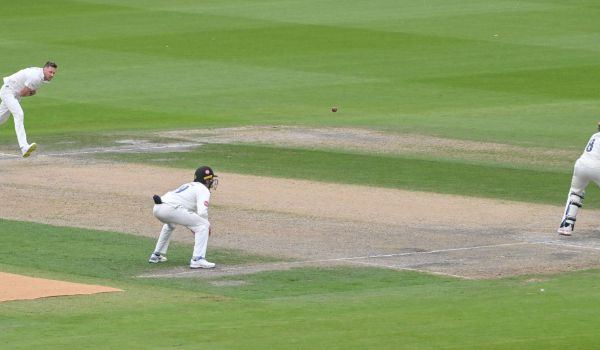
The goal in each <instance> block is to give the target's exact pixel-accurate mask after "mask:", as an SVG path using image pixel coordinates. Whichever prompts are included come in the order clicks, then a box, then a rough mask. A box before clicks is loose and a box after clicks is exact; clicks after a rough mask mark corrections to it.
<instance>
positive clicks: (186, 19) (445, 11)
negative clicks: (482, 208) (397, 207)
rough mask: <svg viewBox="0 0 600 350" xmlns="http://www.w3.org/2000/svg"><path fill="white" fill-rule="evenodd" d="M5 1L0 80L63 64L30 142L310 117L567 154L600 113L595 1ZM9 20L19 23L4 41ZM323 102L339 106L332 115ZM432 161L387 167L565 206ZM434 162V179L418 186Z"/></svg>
mask: <svg viewBox="0 0 600 350" xmlns="http://www.w3.org/2000/svg"><path fill="white" fill-rule="evenodd" d="M12 6H13V7H14V9H12V10H11V11H6V12H5V13H3V15H4V17H3V20H4V23H5V25H4V26H3V28H0V33H1V34H3V35H2V38H3V39H2V40H0V46H1V48H2V52H4V53H5V54H4V56H3V60H2V67H0V73H1V74H2V75H7V74H10V73H12V72H14V71H16V70H17V69H19V68H21V67H23V66H31V65H40V64H42V63H43V62H44V61H45V60H46V59H52V60H55V61H57V62H58V63H59V65H60V68H59V72H58V74H57V77H56V79H55V80H54V81H53V82H52V83H51V84H50V86H45V87H44V88H43V90H41V91H40V93H39V95H38V96H36V97H35V98H32V99H24V101H23V104H24V108H25V111H26V126H27V130H28V133H29V138H30V140H35V141H36V142H38V143H40V144H42V145H44V146H46V147H48V148H52V147H53V145H57V147H69V145H74V146H81V145H84V146H86V145H87V146H89V145H96V144H98V142H99V140H110V139H111V137H113V138H114V135H115V134H118V133H124V132H126V133H130V134H131V133H133V134H135V133H139V132H142V131H155V130H165V129H185V128H202V127H226V126H239V125H310V126H317V127H319V126H321V127H328V126H344V127H364V128H375V129H382V130H388V131H391V132H398V133H413V134H422V135H435V136H441V137H446V138H454V139H464V140H474V141H482V142H488V141H492V142H498V143H505V144H513V145H520V146H524V147H531V148H532V149H537V150H539V151H540V152H541V151H542V150H545V149H568V150H572V151H573V152H578V151H579V150H580V149H582V148H583V145H584V143H585V142H586V140H587V138H588V137H589V135H590V134H591V133H592V132H593V131H594V130H595V129H594V124H595V122H596V121H597V120H598V119H600V114H598V110H599V109H600V108H599V107H600V100H599V99H598V97H597V94H596V93H595V92H594V91H596V84H597V81H598V79H597V77H598V76H600V64H599V63H598V62H597V52H598V51H599V50H600V44H598V40H596V39H597V33H596V26H595V23H596V19H597V18H599V17H600V9H599V8H598V7H597V5H594V3H593V2H591V1H578V2H577V3H572V2H570V1H567V0H561V1H559V0H556V1H541V0H530V1H526V2H523V1H517V0H507V1H501V2H497V1H491V0H435V1H428V2H427V3H423V4H419V3H414V2H410V1H392V0H375V1H371V2H369V4H368V5H366V4H365V3H363V2H361V1H343V2H342V1H334V0H332V1H314V0H312V1H311V0H309V1H282V2H277V3H273V2H269V1H259V0H253V1H235V0H227V1H220V2H219V3H210V4H209V3H203V2H192V1H183V0H177V1H169V3H168V4H167V3H165V2H164V1H159V0H153V1H144V2H143V3H141V2H136V1H122V0H119V1H117V0H57V1H47V0H40V1H36V3H35V4H29V3H19V4H14V5H12ZM42 18H43V21H40V19H42ZM557 18H560V26H557V25H556V22H557V20H556V19H557ZM16 26H23V27H24V29H23V30H20V31H18V33H15V32H14V31H13V30H12V28H14V27H16ZM332 105H336V106H338V107H339V108H340V111H339V112H338V113H331V112H330V106H332ZM70 142H75V143H70ZM14 143H15V137H14V131H13V129H12V120H11V121H9V122H8V123H7V124H6V125H4V126H2V127H0V144H1V145H10V144H14ZM252 151H253V149H249V150H246V151H245V152H248V153H251V152H252ZM329 157H330V158H332V159H334V158H336V157H337V154H336V153H332V154H330V155H329ZM341 158H343V159H344V161H345V162H346V161H348V159H349V158H352V159H351V162H353V163H359V162H366V163H368V164H374V163H377V162H379V161H381V157H378V156H373V157H365V156H364V155H363V156H356V157H351V156H344V157H341ZM268 160H269V161H272V163H270V164H265V166H264V167H263V168H262V169H261V170H262V171H260V172H257V173H260V174H264V175H277V176H280V175H281V172H284V173H286V175H291V176H294V173H295V172H296V169H291V168H288V169H283V170H281V171H280V170H278V169H281V168H282V166H284V167H285V166H288V165H285V164H280V163H278V160H277V159H276V158H272V159H268ZM426 160H428V161H425V162H419V161H418V159H416V160H415V159H409V160H407V161H406V163H407V164H412V165H416V166H419V167H421V166H422V167H423V168H422V169H420V171H416V172H414V173H411V172H402V173H400V174H398V176H399V177H400V176H402V177H403V180H402V181H401V185H398V186H399V187H400V188H408V189H415V190H427V191H438V188H437V186H439V187H440V188H439V191H441V192H450V193H457V194H466V195H477V196H479V195H481V196H486V197H499V198H509V199H510V198H511V197H513V195H514V194H515V193H519V195H518V196H515V198H514V199H517V200H526V201H535V202H540V201H541V202H547V203H557V204H558V203H561V202H562V201H563V199H562V197H564V192H565V188H566V187H568V182H569V180H568V175H567V174H569V173H570V172H571V168H570V167H567V168H565V169H549V170H548V169H537V170H536V171H534V172H533V173H529V172H528V169H527V168H526V167H525V168H524V169H522V170H524V172H525V173H528V175H530V176H531V178H532V179H535V178H537V179H538V181H528V182H527V184H523V185H522V186H519V183H523V178H522V177H521V175H522V174H523V171H519V169H516V170H515V171H508V172H504V175H505V176H506V177H505V178H504V180H505V181H503V182H502V183H494V184H491V185H490V184H489V183H488V182H486V180H485V177H486V176H487V174H488V173H489V172H493V171H495V168H494V166H492V167H490V166H486V167H478V168H469V165H466V166H465V165H464V162H461V161H457V160H453V161H452V162H453V163H455V164H447V163H448V160H446V159H437V160H435V161H437V162H439V164H436V163H431V162H429V160H430V159H426ZM399 161H400V160H399ZM492 161H493V160H492ZM573 161H574V159H573ZM216 165H219V166H220V165H221V163H219V162H218V161H216ZM224 165H226V169H227V170H228V171H234V172H240V173H247V172H251V171H253V169H251V167H250V168H249V167H247V166H246V165H244V164H240V163H235V162H230V163H227V164H224ZM336 166H337V167H336ZM432 166H433V167H438V168H439V169H440V170H442V171H441V172H440V173H438V174H439V176H437V175H435V174H431V173H429V175H430V176H428V178H429V179H430V181H429V182H431V184H427V183H423V182H422V179H423V177H422V175H423V172H424V171H426V170H427V169H429V168H430V167H432ZM343 167H344V164H338V163H337V162H334V163H332V166H331V167H330V168H329V169H331V171H329V172H328V173H327V174H324V175H320V176H321V177H323V178H326V179H328V181H330V180H332V179H333V180H334V181H338V182H346V181H349V182H355V181H354V180H353V179H347V178H345V177H338V174H339V168H343ZM448 167H452V168H469V170H472V171H474V172H473V173H472V176H466V177H455V178H452V179H451V182H452V184H448V183H447V182H448V180H449V176H453V175H454V174H452V172H450V173H448V172H445V171H443V170H444V169H447V168H448ZM514 167H515V166H514V165H513V166H512V168H514ZM518 167H524V166H517V168H518ZM267 169H272V171H271V172H269V171H266V170H267ZM394 170H395V171H397V170H398V167H394ZM388 176H392V174H390V173H388V172H378V173H376V174H373V177H374V179H372V181H373V183H374V184H376V185H377V184H382V185H385V186H390V185H391V183H392V182H394V181H389V180H388V179H387V178H386V177H388ZM526 177H527V176H526ZM480 182H481V186H478V183H480ZM395 183H396V184H399V183H400V182H398V181H395ZM499 186H500V187H499ZM470 187H475V189H474V190H467V191H465V190H464V189H465V188H467V189H468V188H470ZM509 187H510V188H509ZM523 187H527V190H525V191H523ZM549 192H551V193H552V194H549ZM557 192H558V193H560V195H559V194H556V193H557ZM590 198H592V197H590ZM590 201H593V199H591V200H590ZM590 204H591V205H592V206H593V207H596V206H597V203H590Z"/></svg>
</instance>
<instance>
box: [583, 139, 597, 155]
mask: <svg viewBox="0 0 600 350" xmlns="http://www.w3.org/2000/svg"><path fill="white" fill-rule="evenodd" d="M595 142H596V139H595V138H594V139H591V140H590V143H588V145H587V147H586V148H585V150H586V151H587V152H591V151H592V150H593V149H594V143H595Z"/></svg>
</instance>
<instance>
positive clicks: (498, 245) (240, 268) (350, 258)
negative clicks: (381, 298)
mask: <svg viewBox="0 0 600 350" xmlns="http://www.w3.org/2000/svg"><path fill="white" fill-rule="evenodd" d="M526 244H533V243H531V242H516V243H503V244H492V245H482V246H473V247H461V248H449V249H438V250H430V251H426V252H406V253H397V254H379V255H364V256H355V257H347V258H331V259H317V260H305V261H292V262H282V263H277V264H269V265H270V266H291V265H304V264H311V263H325V262H335V261H354V260H365V259H378V258H389V257H396V256H408V255H421V254H436V253H445V252H452V251H464V250H475V249H485V248H495V247H504V246H515V245H526ZM358 263H361V264H371V265H374V266H381V267H392V268H396V269H398V268H401V267H399V266H388V265H383V264H376V263H368V262H358ZM254 266H255V267H260V266H265V265H254ZM250 267H252V265H250V266H239V267H230V268H226V269H220V270H218V271H222V272H227V271H235V270H243V269H247V268H250ZM401 269H403V270H412V271H419V272H426V273H431V274H436V272H430V271H421V270H417V269H414V270H413V269H410V268H401ZM194 273H198V272H197V271H182V272H175V273H169V274H163V275H151V276H141V277H174V276H182V275H188V274H194ZM438 274H443V275H446V276H454V277H459V278H466V277H463V276H455V275H451V274H444V273H442V272H439V273H438Z"/></svg>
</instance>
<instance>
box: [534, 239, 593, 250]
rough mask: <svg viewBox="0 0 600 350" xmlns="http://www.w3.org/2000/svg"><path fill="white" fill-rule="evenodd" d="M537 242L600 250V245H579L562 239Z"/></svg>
mask: <svg viewBox="0 0 600 350" xmlns="http://www.w3.org/2000/svg"><path fill="white" fill-rule="evenodd" d="M537 243H539V244H547V245H554V246H561V247H568V248H579V249H590V250H600V247H590V246H583V245H577V244H572V243H563V242H562V241H545V242H537Z"/></svg>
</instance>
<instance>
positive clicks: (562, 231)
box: [558, 224, 573, 236]
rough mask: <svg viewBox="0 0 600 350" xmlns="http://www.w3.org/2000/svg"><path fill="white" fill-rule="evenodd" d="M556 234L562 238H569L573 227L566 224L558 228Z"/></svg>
mask: <svg viewBox="0 0 600 350" xmlns="http://www.w3.org/2000/svg"><path fill="white" fill-rule="evenodd" d="M558 234H559V235H563V236H570V235H572V234H573V225H571V224H566V225H565V226H561V227H559V228H558Z"/></svg>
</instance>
